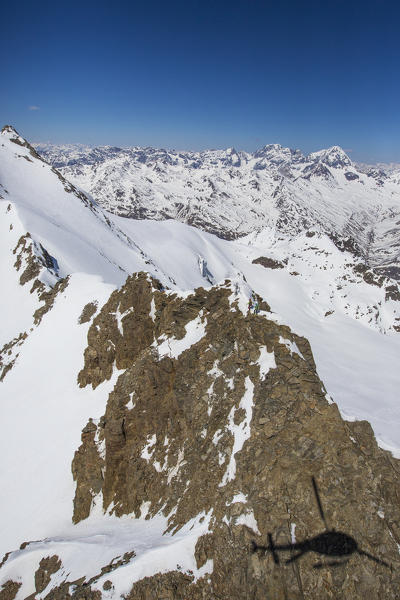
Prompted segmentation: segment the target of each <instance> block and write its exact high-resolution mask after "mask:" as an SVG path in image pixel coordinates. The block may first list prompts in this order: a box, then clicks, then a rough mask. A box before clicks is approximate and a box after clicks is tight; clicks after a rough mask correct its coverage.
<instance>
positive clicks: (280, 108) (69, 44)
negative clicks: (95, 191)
mask: <svg viewBox="0 0 400 600" xmlns="http://www.w3.org/2000/svg"><path fill="white" fill-rule="evenodd" d="M0 11H1V12H0V15H1V23H2V27H1V37H0V63H1V83H0V122H1V123H2V124H5V123H11V124H13V125H14V126H15V127H16V128H17V129H18V130H19V131H20V132H21V134H22V135H24V136H25V137H27V138H28V139H30V140H32V141H52V142H55V143H61V142H65V143H67V142H68V143H69V142H81V143H88V144H113V145H149V146H163V147H168V148H180V149H201V148H221V147H227V146H235V147H236V148H238V149H246V150H254V149H255V148H257V147H260V146H263V145H264V144H267V143H281V144H283V145H285V146H290V147H294V148H300V149H301V150H303V151H306V152H308V151H312V150H317V149H319V148H323V147H327V146H331V145H334V144H339V145H341V146H342V147H343V148H345V149H346V150H348V151H349V152H350V155H351V156H352V158H353V159H356V160H366V161H375V160H376V161H378V160H382V161H400V108H399V107H400V72H399V71H400V3H399V2H398V1H397V0H396V1H394V0H392V1H387V0H373V1H372V0H364V1H357V2H356V1H352V0H347V1H344V0H343V1H342V0H328V1H326V0H318V1H314V0H310V1H307V0H303V1H294V0H287V1H283V0H280V1H279V0H276V1H274V2H270V1H269V0H265V1H260V0H247V1H231V2H222V1H219V0H213V1H209V0H202V1H197V0H185V1H180V0H179V1H178V0H171V1H169V2H168V1H167V0H166V1H163V2H159V1H153V0H147V1H145V0H143V1H140V2H137V1H135V0H131V1H130V2H128V1H124V0H109V1H107V2H103V1H102V0H98V1H97V2H92V1H90V0H81V1H80V2H76V0H70V1H69V2H54V0H52V1H51V2H49V1H47V0H41V1H34V0H31V1H29V2H28V1H26V0H19V1H18V2H4V3H2V8H1V9H0Z"/></svg>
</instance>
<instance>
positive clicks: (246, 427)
mask: <svg viewBox="0 0 400 600" xmlns="http://www.w3.org/2000/svg"><path fill="white" fill-rule="evenodd" d="M244 387H245V392H244V394H243V397H242V399H241V400H240V403H239V409H240V408H242V409H243V410H244V411H245V417H244V419H243V421H242V422H241V423H239V424H238V425H236V424H235V412H236V407H235V406H233V407H232V409H231V410H230V412H229V415H228V424H227V428H228V429H229V431H230V432H231V433H232V435H233V446H232V451H231V456H230V459H229V463H228V466H227V468H226V471H225V473H224V476H223V478H222V481H221V483H220V484H219V485H220V487H223V486H224V485H226V484H227V483H229V481H232V480H233V479H234V478H235V476H236V459H235V456H236V454H237V453H238V452H240V451H241V450H242V448H243V446H244V443H245V441H246V440H248V439H249V437H250V424H251V419H252V418H253V406H254V402H253V392H254V384H253V382H252V381H251V379H250V377H246V379H245V382H244Z"/></svg>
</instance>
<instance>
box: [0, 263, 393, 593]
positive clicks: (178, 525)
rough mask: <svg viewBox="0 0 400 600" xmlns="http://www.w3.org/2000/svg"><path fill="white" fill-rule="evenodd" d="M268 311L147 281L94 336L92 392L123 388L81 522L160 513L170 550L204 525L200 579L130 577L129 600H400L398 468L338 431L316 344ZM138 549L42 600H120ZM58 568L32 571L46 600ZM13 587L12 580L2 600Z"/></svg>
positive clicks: (106, 311)
mask: <svg viewBox="0 0 400 600" xmlns="http://www.w3.org/2000/svg"><path fill="white" fill-rule="evenodd" d="M259 300H260V312H259V314H254V312H253V311H248V308H247V305H246V302H245V300H244V298H243V296H241V295H240V293H238V290H237V289H235V286H233V285H232V284H231V283H230V282H229V281H227V282H226V283H225V284H224V285H221V286H217V287H214V288H210V289H208V290H205V289H202V288H199V289H197V290H195V291H194V292H193V293H192V294H189V295H188V294H186V295H179V294H176V293H171V292H170V291H168V290H165V289H163V288H162V286H161V285H160V284H159V283H158V282H157V281H155V280H154V279H151V278H150V277H149V276H148V275H146V274H143V273H141V274H136V275H133V276H131V277H130V278H128V280H127V282H126V284H125V285H124V286H123V287H122V288H121V289H120V290H117V291H115V292H113V294H112V295H111V297H110V299H109V301H108V302H107V303H106V304H105V305H104V306H103V308H102V309H101V311H100V312H99V313H98V314H97V316H96V317H95V318H94V320H93V322H92V325H91V327H90V329H89V333H88V346H87V348H86V350H85V357H84V366H83V368H82V370H81V372H80V373H79V375H78V381H79V384H80V386H88V385H91V386H93V387H96V386H98V385H100V384H101V382H103V381H104V380H107V379H110V377H111V376H112V372H113V367H116V368H117V369H118V370H119V371H120V374H119V377H118V380H117V383H116V385H115V387H114V389H113V391H112V392H111V394H110V396H109V399H108V403H107V408H106V412H105V414H104V415H103V416H102V417H101V418H100V419H99V420H95V419H91V420H90V421H89V422H88V424H87V425H86V427H85V428H84V430H83V432H82V444H81V446H80V448H79V449H77V451H76V453H75V457H74V458H73V462H72V472H73V476H74V479H75V482H76V493H75V499H74V512H73V520H74V522H76V523H78V522H81V521H82V520H84V519H86V518H87V517H88V516H89V515H90V514H91V511H92V510H93V509H94V506H95V505H97V506H98V503H99V502H101V503H102V507H103V510H104V511H105V512H107V513H108V514H110V513H112V514H115V515H117V516H120V517H122V516H123V515H132V517H137V518H138V517H140V516H142V517H145V518H146V519H147V520H148V522H149V524H150V523H151V521H152V519H153V518H155V517H156V515H160V514H164V515H165V516H166V517H167V519H168V521H167V530H168V531H169V532H170V533H173V534H175V535H179V532H181V531H182V530H183V529H184V528H185V527H186V526H187V524H188V523H189V524H190V523H191V522H193V523H194V522H196V520H197V522H202V523H203V526H204V527H203V530H202V534H201V535H200V536H199V537H198V539H197V542H196V544H195V549H194V556H195V561H196V565H197V569H198V571H197V573H193V572H190V571H187V570H182V567H181V566H180V565H179V564H178V562H177V564H176V568H174V569H167V572H166V571H165V570H163V569H161V572H160V574H156V575H152V576H150V577H144V578H141V579H140V580H137V578H136V579H135V578H134V577H132V584H133V585H132V586H131V591H130V593H128V594H127V595H126V598H127V599H129V600H133V599H135V600H137V599H143V600H145V599H146V600H152V599H156V598H157V599H158V598H164V599H167V598H168V599H171V600H172V599H178V598H181V599H182V600H183V599H184V598H185V599H193V600H197V599H200V598H201V599H203V598H216V599H221V598H224V599H227V598H230V599H238V600H239V599H243V598H252V599H260V600H261V599H265V598H268V599H274V600H275V599H280V598H282V599H290V600H293V599H307V600H308V599H313V598H315V599H320V598H332V599H340V598H343V599H348V598H352V599H358V598H360V599H361V598H365V597H370V598H372V597H373V598H388V599H389V598H390V599H392V598H393V599H395V598H399V592H398V590H399V589H400V576H399V571H398V569H399V565H400V560H399V559H400V556H399V546H398V544H399V543H400V528H399V523H400V510H399V498H400V468H399V463H398V461H396V460H395V459H393V458H392V457H391V455H390V454H389V453H386V452H384V451H383V450H381V449H379V448H378V446H377V444H376V442H375V439H374V437H373V433H372V430H371V428H370V426H369V424H368V423H366V422H354V423H349V422H344V421H343V420H342V419H341V417H340V415H339V412H338V410H337V407H336V405H335V404H333V403H332V402H331V401H330V400H329V398H328V397H327V395H326V392H325V389H324V386H323V384H322V382H321V381H320V379H319V377H318V375H317V373H316V369H315V364H314V360H313V356H312V352H311V349H310V346H309V344H308V342H307V340H306V339H304V338H301V337H299V336H297V335H296V334H294V333H293V332H292V331H291V330H290V329H289V328H288V327H286V326H283V325H279V324H278V323H277V322H276V321H275V320H274V315H273V313H271V312H270V309H269V307H268V305H267V304H266V303H265V302H264V303H262V302H261V299H259ZM313 477H314V478H315V481H316V482H317V485H318V489H319V496H320V500H321V503H322V507H323V511H324V514H323V515H322V516H323V517H325V520H326V523H324V522H323V520H322V518H321V514H320V511H319V508H318V503H317V497H316V495H315V492H314V489H313V484H312V478H313ZM333 530H335V531H336V532H343V533H344V534H345V536H344V537H343V538H340V539H339V538H337V537H336V538H335V535H336V534H335V533H334V532H333ZM323 532H325V533H326V536H325V538H324V537H323V536H322V538H321V537H318V536H319V535H320V534H322V533H323ZM269 534H271V537H270V538H269ZM339 537H340V536H339ZM338 539H339V541H337V540H338ZM271 540H272V546H271ZM335 540H336V541H335ZM343 540H345V541H343ZM296 544H297V545H296ZM135 545H136V544H135V540H134V539H132V547H131V551H132V552H131V554H130V555H129V556H128V555H127V556H125V557H124V559H123V560H122V559H121V561H120V562H119V563H118V564H116V563H113V565H112V566H108V567H107V565H105V566H104V568H103V569H102V571H101V573H99V574H98V576H96V577H94V578H91V579H90V581H89V578H88V579H87V580H86V581H71V580H70V579H69V578H68V574H65V576H64V579H63V582H62V583H58V584H57V585H55V584H54V585H53V587H51V585H50V587H47V588H46V593H45V594H44V595H43V594H42V596H41V597H42V598H46V599H48V600H50V599H56V598H87V599H89V598H96V599H97V598H99V599H100V598H102V597H103V598H117V597H120V596H119V595H117V592H116V591H115V590H116V589H117V587H118V585H117V584H118V579H119V578H120V577H121V575H122V571H121V569H122V568H125V569H126V568H129V566H132V565H133V566H134V560H135V557H136V558H137V552H138V548H137V547H136V548H135ZM273 545H276V547H277V550H275V553H274V552H272V551H271V549H272V550H273ZM280 546H281V547H282V548H280ZM334 546H335V548H334ZM329 548H330V549H329ZM332 548H333V550H332ZM274 559H275V560H274ZM58 560H59V559H58V557H57V556H53V557H52V558H51V560H50V557H49V559H48V561H47V562H46V564H45V563H43V564H42V563H40V565H37V567H36V568H37V572H36V580H37V582H39V583H38V585H37V591H38V592H39V591H42V590H43V589H44V586H45V583H43V582H46V585H48V581H49V580H50V579H49V578H50V575H48V574H47V571H46V572H45V567H46V568H47V566H48V565H47V563H49V564H50V563H51V565H52V566H53V567H54V568H56V567H57V569H59V568H60V564H59V562H58ZM53 563H54V565H55V566H54V565H53ZM5 565H7V560H6V561H5ZM46 565H47V566H46ZM42 571H43V572H42ZM124 573H125V571H124ZM124 576H125V577H126V575H124ZM17 586H18V582H17V581H14V582H13V580H12V579H10V580H9V581H8V582H7V586H6V587H4V588H3V592H0V597H2V598H13V597H14V596H12V595H10V593H11V594H12V593H13V590H14V591H15V593H17V591H18V587H17ZM7 590H12V591H11V592H7ZM7 593H8V594H9V595H7ZM1 594H3V596H1ZM34 597H38V596H34Z"/></svg>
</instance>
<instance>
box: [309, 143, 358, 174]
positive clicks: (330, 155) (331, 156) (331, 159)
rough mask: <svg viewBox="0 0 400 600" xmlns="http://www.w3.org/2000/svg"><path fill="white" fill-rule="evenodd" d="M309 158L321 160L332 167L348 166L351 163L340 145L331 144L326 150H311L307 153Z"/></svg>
mask: <svg viewBox="0 0 400 600" xmlns="http://www.w3.org/2000/svg"><path fill="white" fill-rule="evenodd" d="M309 158H310V159H311V160H313V161H320V162H323V163H325V164H326V165H328V166H329V167H333V168H335V169H340V168H343V167H350V166H351V165H352V162H351V160H350V158H349V157H348V156H347V154H346V152H345V151H344V150H343V148H341V147H340V146H332V147H331V148H328V149H327V150H320V151H319V152H312V153H311V154H310V155H309Z"/></svg>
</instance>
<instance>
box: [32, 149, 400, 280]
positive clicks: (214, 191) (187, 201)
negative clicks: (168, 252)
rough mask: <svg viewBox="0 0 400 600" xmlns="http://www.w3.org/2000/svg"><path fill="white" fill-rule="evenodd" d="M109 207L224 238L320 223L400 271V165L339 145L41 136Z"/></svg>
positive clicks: (387, 270) (58, 163)
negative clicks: (218, 146) (117, 142)
mask: <svg viewBox="0 0 400 600" xmlns="http://www.w3.org/2000/svg"><path fill="white" fill-rule="evenodd" d="M36 149H37V151H38V152H39V153H40V154H41V155H42V156H43V157H44V158H46V160H48V161H49V162H50V163H51V164H52V165H53V166H54V167H56V168H57V169H58V170H60V172H61V173H62V174H63V175H64V176H65V177H66V178H67V179H69V180H70V181H71V182H73V183H74V184H75V185H76V186H78V187H80V188H82V189H84V190H85V191H86V192H89V194H91V196H92V197H93V198H94V199H95V201H96V202H98V203H99V204H100V205H101V206H102V207H103V208H105V209H107V210H109V211H111V212H112V213H114V214H117V215H121V216H124V217H131V218H135V219H156V220H160V219H175V220H178V221H181V222H182V223H187V224H190V225H194V226H195V227H199V228H200V229H203V230H204V231H208V232H211V233H215V234H216V235H218V236H219V237H222V238H225V239H236V238H238V237H240V236H244V235H247V234H249V233H254V232H256V231H261V230H262V229H263V228H265V227H269V228H274V229H276V231H277V232H279V233H282V234H285V235H286V234H288V235H290V236H293V235H296V234H298V233H300V232H301V231H306V230H309V229H312V230H314V231H318V232H322V233H326V234H328V235H330V236H331V237H332V239H334V240H337V241H338V243H339V244H340V245H343V244H347V246H348V247H352V249H353V251H354V252H356V253H357V255H358V256H359V257H361V258H362V259H363V261H364V262H365V263H366V264H367V265H368V266H371V267H374V268H377V269H379V271H380V272H382V273H384V274H387V275H390V276H392V277H399V276H400V263H399V259H400V243H399V233H400V225H399V223H400V168H395V167H394V166H391V167H386V168H383V167H373V166H365V165H357V164H355V163H353V162H352V161H351V160H350V158H349V157H348V156H347V154H346V153H345V152H344V151H343V150H342V149H341V148H340V147H338V146H333V147H332V148H329V149H327V150H321V151H319V152H313V153H311V154H309V155H308V156H304V155H303V154H302V153H301V152H300V151H299V150H291V149H289V148H283V147H282V146H280V145H278V144H272V145H268V146H265V147H264V148H261V149H260V150H257V151H256V152H254V153H247V152H239V151H236V150H235V149H234V148H229V149H227V150H208V151H204V152H177V151H169V150H162V149H154V148H136V147H135V148H116V147H109V146H104V147H98V148H90V147H86V146H53V145H48V144H42V145H41V144H38V145H36Z"/></svg>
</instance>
